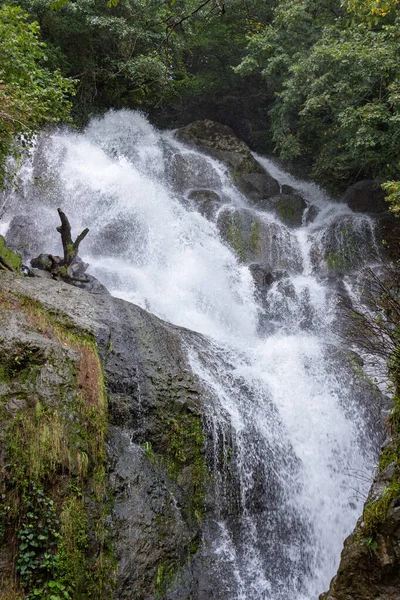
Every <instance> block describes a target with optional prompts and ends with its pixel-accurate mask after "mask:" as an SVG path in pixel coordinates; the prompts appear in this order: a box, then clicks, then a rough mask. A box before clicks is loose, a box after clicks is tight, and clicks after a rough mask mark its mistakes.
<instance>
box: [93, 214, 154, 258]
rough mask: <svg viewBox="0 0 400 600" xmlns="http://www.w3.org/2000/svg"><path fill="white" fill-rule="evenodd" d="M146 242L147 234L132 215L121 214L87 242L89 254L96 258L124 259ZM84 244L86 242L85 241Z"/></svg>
mask: <svg viewBox="0 0 400 600" xmlns="http://www.w3.org/2000/svg"><path fill="white" fill-rule="evenodd" d="M146 241H147V232H146V231H145V230H144V229H143V227H141V225H140V223H139V222H138V220H137V219H135V217H134V216H132V215H126V214H121V215H120V216H117V217H115V218H114V219H113V220H112V221H110V222H108V223H107V224H106V225H104V227H102V228H101V229H100V231H98V232H97V233H93V234H91V235H90V236H89V238H88V240H87V247H88V250H89V252H90V253H91V254H92V255H93V256H96V257H105V256H113V257H118V258H121V257H124V256H129V253H130V252H131V251H132V249H134V248H135V247H136V246H143V245H144V244H146ZM85 243H86V240H85Z"/></svg>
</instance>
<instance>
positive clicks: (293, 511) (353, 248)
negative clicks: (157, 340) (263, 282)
mask: <svg viewBox="0 0 400 600" xmlns="http://www.w3.org/2000/svg"><path fill="white" fill-rule="evenodd" d="M256 159H257V160H258V161H259V163H260V164H261V166H262V167H263V168H264V169H265V170H266V171H267V172H269V173H270V174H271V175H272V176H273V177H275V178H276V179H277V180H278V182H279V183H280V184H281V185H290V186H291V187H292V188H294V189H295V190H296V191H298V192H299V193H300V194H301V195H302V197H303V198H304V199H305V201H306V203H307V210H306V211H305V214H304V218H303V224H302V225H301V227H298V228H289V227H287V226H286V225H284V224H283V222H281V221H280V219H279V217H277V216H276V214H274V213H272V212H268V211H261V210H258V209H257V207H255V206H254V205H249V204H248V202H247V200H246V198H245V197H244V196H243V195H242V194H241V193H240V192H239V191H238V189H237V188H236V187H235V185H234V184H233V182H232V180H231V179H230V177H229V173H228V171H227V169H226V168H225V167H224V166H223V165H222V164H221V163H219V162H218V161H216V160H214V159H212V158H210V157H208V156H205V155H203V154H201V153H199V152H197V151H195V150H193V149H191V148H188V147H186V146H184V145H182V144H180V143H179V142H177V141H176V140H175V138H174V136H173V134H171V133H170V132H166V133H163V132H159V131H157V130H155V129H154V128H153V127H152V126H151V125H150V124H149V122H148V121H147V120H146V118H145V117H144V116H143V115H141V114H139V113H132V112H129V111H119V112H110V113H108V114H107V115H106V116H105V117H103V118H98V119H93V120H92V121H91V123H90V124H89V126H88V127H87V128H86V130H85V131H84V132H82V133H74V132H70V131H58V132H55V133H53V134H51V135H50V134H44V135H43V136H42V137H41V138H39V139H38V141H37V144H36V147H35V150H34V152H33V154H32V157H31V159H30V160H28V161H26V163H25V164H24V165H23V167H22V169H21V172H20V184H19V188H18V190H17V191H13V192H12V195H11V196H12V197H10V199H9V204H8V213H7V214H6V216H5V222H7V223H8V222H9V221H10V220H11V218H12V215H13V214H20V213H26V212H27V203H28V202H29V215H30V218H31V219H32V220H33V221H35V222H36V232H37V237H38V240H39V242H38V244H39V247H38V252H39V251H43V252H52V253H54V254H60V253H61V248H60V246H59V241H58V239H57V235H56V234H55V228H56V226H57V225H58V222H57V221H58V216H57V212H56V208H57V207H58V206H60V207H62V208H63V210H64V211H65V212H66V213H67V215H68V216H69V218H70V221H71V225H72V228H73V231H75V232H76V233H78V232H79V231H81V230H82V229H83V228H84V227H89V228H90V234H89V236H88V237H87V238H86V239H85V241H84V243H83V244H82V258H83V260H84V261H86V262H88V263H89V264H90V267H89V272H90V273H91V274H93V275H94V276H96V277H97V278H98V279H99V280H100V281H101V282H102V283H104V284H105V285H106V287H107V288H108V289H109V290H110V292H111V293H112V294H113V295H115V296H118V297H121V298H123V299H126V300H128V301H130V302H133V303H135V304H138V305H139V306H141V307H143V308H145V309H146V310H148V311H150V312H152V313H154V314H156V315H157V316H159V317H161V318H163V319H165V320H168V321H170V322H172V323H174V324H176V325H179V326H182V327H184V328H187V329H190V330H194V331H196V332H199V333H201V334H203V337H201V336H199V337H198V338H197V341H196V342H193V340H192V338H190V339H191V341H189V339H186V338H185V336H184V335H183V340H182V343H183V344H185V347H186V350H187V353H188V356H189V358H190V364H191V366H192V369H193V371H194V373H196V375H197V376H198V377H199V379H200V380H201V381H202V383H203V386H204V389H205V390H207V394H208V397H209V402H208V403H207V408H206V412H205V417H204V418H205V424H206V427H207V430H208V431H209V432H210V439H212V440H213V442H212V443H211V445H210V447H209V448H207V453H208V457H209V460H210V463H211V464H212V465H213V469H214V485H215V496H216V501H215V506H214V507H213V510H211V511H210V516H209V517H208V518H207V519H206V521H205V523H204V542H203V547H202V550H201V552H202V555H203V557H206V558H208V561H206V563H207V567H205V568H207V569H208V580H209V589H207V590H203V594H204V595H203V597H204V598H206V597H207V598H214V597H215V598H217V597H218V598H219V599H226V600H264V599H265V600H267V599H268V600H287V599H288V598H294V599H296V600H312V599H315V598H317V597H318V594H319V593H321V592H322V591H323V590H324V589H326V588H327V586H328V584H329V581H330V578H331V577H332V576H333V575H334V573H335V570H336V568H337V566H338V562H339V557H340V552H341V548H342V544H343V540H344V538H345V537H346V536H347V535H348V534H349V533H350V531H351V529H352V528H353V526H354V524H355V522H356V519H357V518H358V516H359V515H360V513H361V507H362V503H363V500H364V499H365V495H366V492H367V489H368V487H369V483H370V479H369V478H372V474H373V470H374V461H376V451H377V435H376V434H375V433H374V426H375V420H376V412H374V408H375V406H376V403H377V397H376V394H375V391H374V390H373V388H372V387H371V386H370V384H369V383H368V382H367V381H365V380H364V379H363V378H362V376H360V373H359V370H357V369H354V368H353V367H354V365H353V364H352V357H353V359H354V355H353V354H351V353H350V354H349V353H348V352H347V351H346V349H345V348H344V347H343V344H342V341H341V339H340V337H339V336H338V335H337V334H338V330H339V329H340V319H339V317H338V312H337V302H338V298H339V294H340V292H341V291H343V289H344V288H345V286H344V284H343V281H344V279H345V283H346V286H347V288H349V287H350V288H351V286H352V281H353V278H354V276H353V272H354V273H355V271H356V270H357V269H361V268H362V267H364V266H367V265H368V264H370V263H371V262H373V261H376V260H377V257H378V254H379V251H378V248H377V246H376V243H375V238H374V227H373V222H372V220H371V219H370V218H369V217H368V216H366V215H360V214H357V215H356V214H355V213H353V212H352V211H351V210H350V209H349V208H348V207H347V206H346V205H343V204H340V203H334V202H331V201H330V199H329V198H328V197H327V196H326V195H325V194H324V193H323V192H322V191H321V190H320V189H319V188H318V187H317V186H315V185H313V184H310V183H305V182H299V181H297V180H296V179H294V178H293V177H291V176H290V175H288V174H287V173H285V172H283V171H282V170H281V169H280V168H279V167H277V166H276V165H275V164H274V163H272V162H271V161H270V160H267V159H265V158H263V157H259V156H256ZM202 194H203V195H202ZM200 196H201V197H202V198H204V197H206V202H203V203H199V202H198V198H199V197H200ZM311 212H312V213H313V218H310V214H311ZM232 215H233V216H235V218H236V217H237V219H238V222H239V221H240V219H242V221H240V222H243V223H244V224H245V223H254V222H256V223H258V225H257V232H258V235H259V236H261V238H260V241H259V247H260V248H261V249H262V253H263V256H264V260H265V262H266V263H268V265H269V267H270V268H271V270H272V271H273V273H274V277H273V281H272V283H271V284H270V285H269V287H266V288H265V289H264V290H263V291H261V292H260V290H259V289H258V287H257V285H256V282H255V280H254V279H253V276H252V273H251V269H249V266H248V264H246V262H242V261H239V260H238V257H237V255H236V254H235V252H234V251H233V249H232V247H231V245H229V243H227V241H226V238H224V236H223V235H222V233H221V221H223V220H224V219H230V218H231V217H232ZM307 215H308V217H307ZM243 226H244V225H243ZM250 226H251V227H252V225H249V227H250ZM253 229H254V228H253ZM247 262H248V261H247ZM332 272H334V276H332ZM349 357H350V358H349ZM204 564H205V563H204ZM213 590H218V594H217V595H214V591H213ZM215 593H216V592H215ZM207 594H208V595H207ZM174 597H178V596H174ZM182 597H183V596H182ZM179 598H180V596H179Z"/></svg>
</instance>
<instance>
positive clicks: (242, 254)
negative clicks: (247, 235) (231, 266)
mask: <svg viewBox="0 0 400 600" xmlns="http://www.w3.org/2000/svg"><path fill="white" fill-rule="evenodd" d="M226 239H227V242H228V244H229V245H230V246H231V248H232V249H233V250H234V251H235V253H236V255H237V257H238V259H239V260H240V261H241V262H244V261H245V259H246V251H245V245H244V242H243V240H242V236H241V233H240V228H239V227H238V226H237V225H235V224H232V225H230V226H229V227H228V230H227V232H226Z"/></svg>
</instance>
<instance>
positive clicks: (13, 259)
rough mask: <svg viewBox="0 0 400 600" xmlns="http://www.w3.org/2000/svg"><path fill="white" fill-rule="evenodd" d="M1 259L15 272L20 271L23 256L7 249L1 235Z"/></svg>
mask: <svg viewBox="0 0 400 600" xmlns="http://www.w3.org/2000/svg"><path fill="white" fill-rule="evenodd" d="M0 257H1V258H2V259H3V261H4V262H5V263H6V264H7V265H9V266H10V267H11V268H12V269H13V270H14V271H16V272H19V271H20V269H21V265H22V259H21V256H20V255H19V254H17V253H16V252H13V250H10V249H9V248H7V246H6V242H5V239H4V237H3V236H2V235H0Z"/></svg>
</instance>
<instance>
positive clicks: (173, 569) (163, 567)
mask: <svg viewBox="0 0 400 600" xmlns="http://www.w3.org/2000/svg"><path fill="white" fill-rule="evenodd" d="M179 570H180V566H179V563H178V562H177V561H174V562H172V563H170V564H164V563H161V564H159V565H158V568H157V576H156V585H155V588H154V594H155V596H156V598H162V597H163V596H164V595H165V594H166V592H167V590H168V588H169V587H170V586H171V584H173V582H174V580H176V578H177V575H178V574H179Z"/></svg>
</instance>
